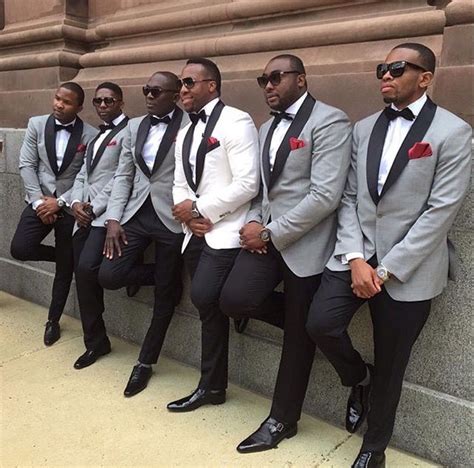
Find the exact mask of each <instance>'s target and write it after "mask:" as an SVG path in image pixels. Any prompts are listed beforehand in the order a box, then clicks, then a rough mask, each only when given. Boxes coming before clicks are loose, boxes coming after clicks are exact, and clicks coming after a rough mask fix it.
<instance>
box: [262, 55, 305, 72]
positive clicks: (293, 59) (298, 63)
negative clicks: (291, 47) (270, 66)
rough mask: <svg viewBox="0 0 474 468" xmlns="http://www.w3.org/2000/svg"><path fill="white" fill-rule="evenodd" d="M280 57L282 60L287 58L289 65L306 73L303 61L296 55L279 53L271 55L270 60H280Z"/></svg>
mask: <svg viewBox="0 0 474 468" xmlns="http://www.w3.org/2000/svg"><path fill="white" fill-rule="evenodd" d="M280 59H284V60H288V61H289V62H290V67H291V68H292V69H293V70H295V71H297V72H298V73H301V74H303V75H305V74H306V70H305V68H304V64H303V61H302V60H301V59H300V58H299V57H297V56H296V55H293V54H280V55H277V56H276V57H273V58H272V59H271V60H270V62H273V61H274V60H280Z"/></svg>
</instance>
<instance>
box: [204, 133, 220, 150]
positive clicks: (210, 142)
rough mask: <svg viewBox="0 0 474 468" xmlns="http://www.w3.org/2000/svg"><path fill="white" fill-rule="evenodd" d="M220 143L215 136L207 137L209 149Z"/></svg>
mask: <svg viewBox="0 0 474 468" xmlns="http://www.w3.org/2000/svg"><path fill="white" fill-rule="evenodd" d="M219 145H220V142H219V140H218V139H217V138H214V137H212V136H211V137H209V138H208V139H207V148H208V149H210V148H212V149H214V148H217V147H218V146H219Z"/></svg>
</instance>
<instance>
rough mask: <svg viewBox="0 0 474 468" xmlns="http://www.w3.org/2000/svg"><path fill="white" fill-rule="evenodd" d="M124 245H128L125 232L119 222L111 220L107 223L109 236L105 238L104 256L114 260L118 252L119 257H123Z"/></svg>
mask: <svg viewBox="0 0 474 468" xmlns="http://www.w3.org/2000/svg"><path fill="white" fill-rule="evenodd" d="M122 244H123V245H127V244H128V240H127V236H126V235H125V230H124V229H123V227H122V226H121V225H120V223H119V222H118V221H115V220H113V219H109V220H108V221H107V235H106V236H105V243H104V250H103V251H102V255H105V257H106V258H108V259H109V260H112V259H113V258H114V253H115V252H117V255H118V256H119V257H121V256H122Z"/></svg>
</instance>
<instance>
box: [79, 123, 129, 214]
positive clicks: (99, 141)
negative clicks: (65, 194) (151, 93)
mask: <svg viewBox="0 0 474 468" xmlns="http://www.w3.org/2000/svg"><path fill="white" fill-rule="evenodd" d="M124 118H125V114H120V115H119V116H118V117H117V118H116V119H114V120H112V123H113V124H114V126H115V127H116V126H117V125H118V124H119V123H120V122H121V121H122V120H123V119H124ZM104 124H105V125H108V123H107V122H104ZM111 131H112V128H111V129H109V130H106V131H105V132H103V133H101V134H100V135H99V137H98V138H97V140H95V143H94V148H92V161H94V158H95V155H96V154H97V151H98V150H99V148H100V145H101V144H102V142H103V141H104V140H105V138H106V137H107V135H108V134H109V133H110V132H111ZM71 206H72V203H71Z"/></svg>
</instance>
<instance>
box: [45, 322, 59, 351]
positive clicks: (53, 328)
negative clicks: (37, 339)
mask: <svg viewBox="0 0 474 468" xmlns="http://www.w3.org/2000/svg"><path fill="white" fill-rule="evenodd" d="M60 336H61V331H60V328H59V322H53V321H51V320H48V321H47V322H46V327H45V329H44V338H43V342H44V344H45V345H46V346H51V345H52V344H54V343H56V341H58V340H59V337H60Z"/></svg>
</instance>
